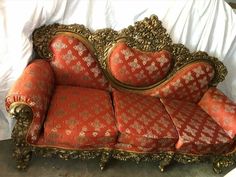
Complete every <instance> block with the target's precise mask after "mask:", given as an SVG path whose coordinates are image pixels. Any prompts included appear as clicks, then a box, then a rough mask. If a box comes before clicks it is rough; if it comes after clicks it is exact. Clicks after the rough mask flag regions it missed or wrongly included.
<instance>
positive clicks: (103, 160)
mask: <svg viewBox="0 0 236 177" xmlns="http://www.w3.org/2000/svg"><path fill="white" fill-rule="evenodd" d="M110 157H111V152H110V151H105V152H102V154H101V159H100V163H99V165H100V169H101V170H104V169H105V166H106V164H107V162H108V161H109V160H110Z"/></svg>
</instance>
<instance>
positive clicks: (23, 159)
mask: <svg viewBox="0 0 236 177" xmlns="http://www.w3.org/2000/svg"><path fill="white" fill-rule="evenodd" d="M9 113H10V115H11V116H12V117H13V118H14V119H16V120H17V121H16V125H15V127H14V129H13V131H12V140H13V142H14V143H15V148H14V150H13V157H14V158H15V159H16V163H17V168H18V169H26V168H27V166H28V164H29V161H30V160H31V156H32V151H31V146H30V145H29V144H28V143H27V142H26V135H27V132H28V129H29V126H30V124H31V122H32V118H33V112H32V109H31V108H30V107H29V106H28V105H26V104H24V103H17V102H16V103H13V104H12V105H11V106H10V109H9Z"/></svg>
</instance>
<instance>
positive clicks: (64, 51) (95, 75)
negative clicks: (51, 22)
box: [50, 34, 108, 89]
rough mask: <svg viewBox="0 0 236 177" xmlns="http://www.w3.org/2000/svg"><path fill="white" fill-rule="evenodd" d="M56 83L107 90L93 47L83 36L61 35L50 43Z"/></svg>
mask: <svg viewBox="0 0 236 177" xmlns="http://www.w3.org/2000/svg"><path fill="white" fill-rule="evenodd" d="M50 49H51V50H52V53H53V58H52V61H51V65H52V68H53V70H54V73H55V77H56V83H57V84H59V85H71V86H83V87H89V88H97V89H107V88H108V81H107V80H106V78H105V77H104V75H103V72H102V69H101V68H100V65H99V63H98V61H97V59H96V58H95V56H94V53H93V48H92V45H91V44H90V43H89V41H87V40H86V39H84V38H82V37H81V36H69V35H63V34H59V35H56V36H55V37H54V39H53V40H52V41H51V43H50Z"/></svg>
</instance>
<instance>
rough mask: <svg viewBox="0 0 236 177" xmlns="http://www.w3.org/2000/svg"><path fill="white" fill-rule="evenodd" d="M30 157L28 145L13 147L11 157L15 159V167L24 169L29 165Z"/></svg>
mask: <svg viewBox="0 0 236 177" xmlns="http://www.w3.org/2000/svg"><path fill="white" fill-rule="evenodd" d="M31 157H32V151H31V150H30V148H29V147H15V149H14V151H13V158H15V160H16V167H17V168H18V169H19V170H25V169H26V168H27V167H28V166H29V162H30V160H31Z"/></svg>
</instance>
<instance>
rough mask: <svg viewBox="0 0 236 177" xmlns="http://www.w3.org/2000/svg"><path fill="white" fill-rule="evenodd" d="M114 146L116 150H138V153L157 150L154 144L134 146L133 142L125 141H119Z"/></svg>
mask: <svg viewBox="0 0 236 177" xmlns="http://www.w3.org/2000/svg"><path fill="white" fill-rule="evenodd" d="M114 148H115V149H116V150H121V151H128V152H138V153H146V152H148V153H151V152H152V153H153V152H156V148H154V147H153V146H150V147H142V146H134V145H131V144H125V143H117V144H116V145H115V147H114Z"/></svg>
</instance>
